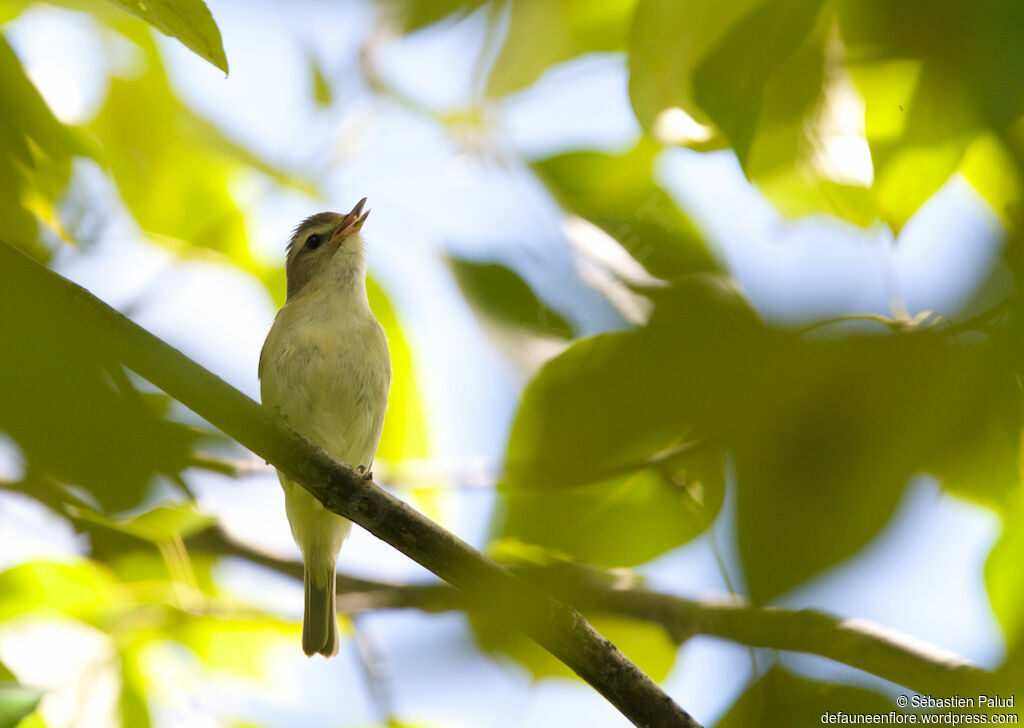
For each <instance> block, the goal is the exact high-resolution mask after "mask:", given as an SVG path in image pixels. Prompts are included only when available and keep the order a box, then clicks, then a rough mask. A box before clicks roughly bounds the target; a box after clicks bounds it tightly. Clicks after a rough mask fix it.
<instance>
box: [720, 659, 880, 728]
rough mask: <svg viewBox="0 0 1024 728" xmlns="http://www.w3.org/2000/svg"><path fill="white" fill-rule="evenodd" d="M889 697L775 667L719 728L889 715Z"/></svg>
mask: <svg viewBox="0 0 1024 728" xmlns="http://www.w3.org/2000/svg"><path fill="white" fill-rule="evenodd" d="M892 710H894V706H893V703H892V701H891V700H889V698H887V697H885V696H883V695H881V694H879V693H876V692H873V691H870V690H864V689H862V688H855V687H850V686H848V685H830V684H828V683H823V682H816V681H813V680H808V679H806V678H802V677H798V676H797V675H794V674H793V673H791V672H788V671H787V670H785V669H783V668H781V667H778V666H776V667H772V668H771V669H770V670H769V671H768V672H766V673H765V674H764V676H762V677H761V678H760V679H759V680H758V681H757V682H755V683H754V684H753V685H751V686H750V687H749V688H747V690H746V691H745V692H744V693H743V694H742V695H741V696H740V697H739V699H738V700H737V701H736V702H735V703H734V704H733V706H732V708H730V709H729V712H728V713H726V714H725V715H724V716H723V717H722V718H721V720H719V721H718V723H716V724H715V726H716V728H741V727H742V728H754V727H755V726H756V728H775V727H777V728H792V727H793V726H815V725H822V723H824V722H825V720H824V719H823V718H822V716H823V715H825V714H828V713H831V714H835V713H838V712H842V713H844V714H845V715H846V717H851V716H854V717H856V716H863V715H871V714H875V713H878V714H888V713H890V712H891V711H892Z"/></svg>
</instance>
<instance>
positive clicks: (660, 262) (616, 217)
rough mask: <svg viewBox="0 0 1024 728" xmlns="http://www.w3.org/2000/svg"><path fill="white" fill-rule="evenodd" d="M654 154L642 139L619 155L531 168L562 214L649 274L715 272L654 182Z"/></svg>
mask: <svg viewBox="0 0 1024 728" xmlns="http://www.w3.org/2000/svg"><path fill="white" fill-rule="evenodd" d="M659 151H660V148H659V147H658V146H657V145H655V144H653V143H652V142H650V141H649V140H646V139H642V140H640V142H639V143H638V144H637V145H636V146H635V147H634V148H633V149H630V150H629V151H628V152H625V153H623V154H603V153H600V152H572V153H569V154H562V155H559V156H555V157H549V158H547V159H542V160H539V161H536V162H534V163H533V164H532V165H531V166H532V167H533V169H534V171H536V172H537V174H538V175H539V177H540V178H541V180H542V181H543V182H544V183H545V184H546V185H547V187H548V189H549V190H550V191H551V194H552V195H553V196H554V197H555V199H556V200H558V201H559V202H560V203H561V204H562V205H563V206H564V207H565V209H566V210H568V211H569V212H572V213H573V214H576V215H578V216H580V217H582V218H585V219H587V220H589V221H590V222H592V223H594V224H595V225H597V226H598V227H600V228H601V229H602V230H604V231H605V232H606V233H607V234H608V235H610V236H611V237H613V238H615V239H616V240H618V241H619V243H621V244H622V246H623V247H624V248H625V249H626V250H627V251H628V252H629V253H630V254H631V255H632V256H633V257H634V258H635V259H636V260H637V261H638V262H640V263H641V264H643V265H644V266H645V267H646V268H647V270H648V271H650V272H651V273H652V274H653V275H655V276H657V277H659V278H664V279H673V278H677V277H679V276H682V275H685V274H688V273H693V272H696V271H710V270H714V269H715V268H716V267H717V266H716V264H715V262H714V260H713V258H712V256H711V253H710V252H709V251H708V249H707V247H706V246H705V244H704V242H703V241H702V240H701V237H700V235H699V234H698V233H697V230H696V228H695V227H694V226H693V223H691V222H690V220H689V219H688V218H687V217H686V216H685V215H684V214H683V213H682V212H681V211H680V210H679V208H678V207H677V206H676V204H675V202H673V200H672V198H671V197H669V196H668V194H667V193H666V192H665V191H664V190H663V189H662V188H661V187H660V186H659V185H658V184H657V183H656V182H655V181H654V178H653V166H654V161H655V158H656V156H657V154H658V152H659Z"/></svg>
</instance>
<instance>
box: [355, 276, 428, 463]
mask: <svg viewBox="0 0 1024 728" xmlns="http://www.w3.org/2000/svg"><path fill="white" fill-rule="evenodd" d="M366 294H367V297H368V298H369V300H370V308H371V309H372V310H373V315H374V316H375V317H376V319H377V321H379V322H380V325H381V326H382V327H383V328H384V333H385V334H387V337H388V349H389V350H390V352H391V394H390V395H389V397H388V415H387V417H385V418H384V431H383V433H382V434H381V438H380V445H379V446H378V447H377V458H378V459H380V460H385V461H391V462H393V463H397V462H401V461H402V460H408V459H416V458H425V457H427V456H428V455H429V454H430V438H429V434H428V432H427V425H426V419H425V416H424V412H423V401H422V395H421V393H420V389H419V387H420V385H419V383H418V382H417V380H416V370H415V367H414V366H413V359H412V350H411V349H410V348H409V342H408V341H406V338H405V335H404V334H403V333H402V327H401V325H400V323H399V321H398V316H397V315H396V313H395V310H394V308H392V306H391V303H390V301H388V297H387V294H386V293H385V292H384V289H383V288H381V287H380V285H379V284H378V283H377V282H376V281H375V280H374V279H373V278H371V277H368V278H367V279H366Z"/></svg>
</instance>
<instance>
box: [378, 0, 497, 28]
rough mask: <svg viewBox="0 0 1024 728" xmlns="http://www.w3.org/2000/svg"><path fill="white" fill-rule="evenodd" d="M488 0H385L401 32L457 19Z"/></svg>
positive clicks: (384, 3)
mask: <svg viewBox="0 0 1024 728" xmlns="http://www.w3.org/2000/svg"><path fill="white" fill-rule="evenodd" d="M487 2H488V0H385V2H383V3H382V4H383V5H385V6H387V7H390V8H391V10H392V13H393V14H394V15H395V16H396V18H397V20H398V25H399V27H400V29H401V30H402V32H403V33H411V32H413V31H415V30H420V29H421V28H425V27H426V26H428V25H433V24H434V23H436V22H438V21H439V20H443V19H445V18H452V19H455V20H458V19H460V18H462V17H464V16H466V15H468V14H469V13H471V12H473V11H474V10H477V9H479V8H481V7H483V6H484V5H486V4H487Z"/></svg>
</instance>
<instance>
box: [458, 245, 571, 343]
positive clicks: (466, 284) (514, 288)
mask: <svg viewBox="0 0 1024 728" xmlns="http://www.w3.org/2000/svg"><path fill="white" fill-rule="evenodd" d="M448 265H449V267H450V268H451V269H452V272H453V273H454V274H455V280H456V282H457V283H458V284H459V289H460V290H461V291H462V295H463V296H464V297H465V298H466V300H467V301H469V302H470V304H472V305H473V307H474V308H475V309H476V310H477V312H478V313H480V314H481V315H482V316H484V317H485V318H486V319H488V320H490V321H492V322H494V323H498V324H501V325H504V326H508V327H512V328H522V329H523V330H525V331H527V332H529V333H532V334H538V335H542V336H558V337H563V338H567V337H571V336H572V327H571V326H570V325H569V323H568V322H567V321H566V320H565V319H564V318H562V316H561V314H559V313H558V312H557V311H555V310H554V309H553V308H551V307H550V306H548V305H546V304H545V303H543V302H542V301H541V300H540V299H539V298H537V294H535V293H534V292H533V289H532V288H530V287H529V285H527V284H526V282H525V281H523V279H522V278H520V277H519V276H518V275H517V274H516V273H515V272H513V271H512V270H510V269H509V268H506V267H505V266H503V265H501V264H499V263H477V262H474V261H470V260H465V259H462V258H456V257H453V256H449V257H448Z"/></svg>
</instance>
